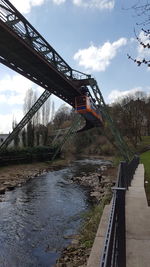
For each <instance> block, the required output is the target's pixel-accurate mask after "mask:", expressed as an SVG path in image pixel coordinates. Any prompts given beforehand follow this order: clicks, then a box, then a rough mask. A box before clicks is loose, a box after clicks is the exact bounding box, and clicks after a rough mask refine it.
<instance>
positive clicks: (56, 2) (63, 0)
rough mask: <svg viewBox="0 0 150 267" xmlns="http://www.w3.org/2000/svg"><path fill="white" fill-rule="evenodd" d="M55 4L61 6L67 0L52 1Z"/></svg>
mask: <svg viewBox="0 0 150 267" xmlns="http://www.w3.org/2000/svg"><path fill="white" fill-rule="evenodd" d="M52 1H53V3H54V4H56V5H61V4H63V3H65V2H66V0H52Z"/></svg>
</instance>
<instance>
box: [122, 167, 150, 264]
mask: <svg viewBox="0 0 150 267" xmlns="http://www.w3.org/2000/svg"><path fill="white" fill-rule="evenodd" d="M126 250H127V267H150V207H148V204H147V200H146V195H145V190H144V167H143V165H142V164H140V165H139V166H138V168H137V170H136V173H135V175H134V179H133V181H132V184H131V187H130V188H129V190H128V191H127V192H126Z"/></svg>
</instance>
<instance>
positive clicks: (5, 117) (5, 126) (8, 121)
mask: <svg viewBox="0 0 150 267" xmlns="http://www.w3.org/2000/svg"><path fill="white" fill-rule="evenodd" d="M22 117H23V113H22V110H21V109H14V110H12V112H11V113H9V114H0V121H1V124H0V133H9V132H11V131H12V121H13V118H15V119H16V120H17V122H19V121H20V120H21V119H22Z"/></svg>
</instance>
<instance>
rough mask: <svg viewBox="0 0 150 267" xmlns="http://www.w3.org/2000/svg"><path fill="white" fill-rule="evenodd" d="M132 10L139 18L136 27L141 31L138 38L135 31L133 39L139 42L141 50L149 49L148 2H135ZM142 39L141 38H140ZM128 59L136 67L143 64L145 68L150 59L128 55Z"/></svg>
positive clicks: (149, 6)
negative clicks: (135, 64)
mask: <svg viewBox="0 0 150 267" xmlns="http://www.w3.org/2000/svg"><path fill="white" fill-rule="evenodd" d="M132 9H133V10H134V11H135V13H136V15H137V17H138V18H140V20H141V21H140V22H139V23H137V25H138V26H140V29H141V31H142V35H141V36H138V35H137V33H136V31H134V33H135V37H136V39H137V41H138V42H139V44H140V46H141V47H142V48H143V49H145V50H146V49H150V29H149V24H150V0H145V1H142V2H141V1H137V2H136V3H135V4H134V5H133V6H132ZM142 37H143V38H142ZM128 58H129V59H131V60H133V61H134V62H135V63H137V65H138V66H141V64H145V65H146V66H147V67H150V59H149V58H144V57H143V58H133V57H132V56H131V55H129V54H128Z"/></svg>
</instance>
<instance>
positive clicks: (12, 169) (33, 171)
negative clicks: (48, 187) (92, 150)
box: [0, 160, 69, 194]
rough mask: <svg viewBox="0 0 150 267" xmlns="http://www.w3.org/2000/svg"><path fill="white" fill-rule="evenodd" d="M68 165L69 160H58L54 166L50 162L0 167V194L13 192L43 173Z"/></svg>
mask: <svg viewBox="0 0 150 267" xmlns="http://www.w3.org/2000/svg"><path fill="white" fill-rule="evenodd" d="M68 163H69V161H67V160H57V161H55V162H54V163H53V164H51V163H50V162H47V163H44V162H36V163H31V164H20V165H11V166H5V167H0V194H4V193H5V191H7V190H12V189H14V188H15V187H16V186H21V185H22V184H24V183H26V182H27V181H28V180H30V179H32V178H34V177H37V176H39V175H41V174H43V173H46V172H48V171H51V170H56V169H59V168H61V167H63V166H67V164H68Z"/></svg>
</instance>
